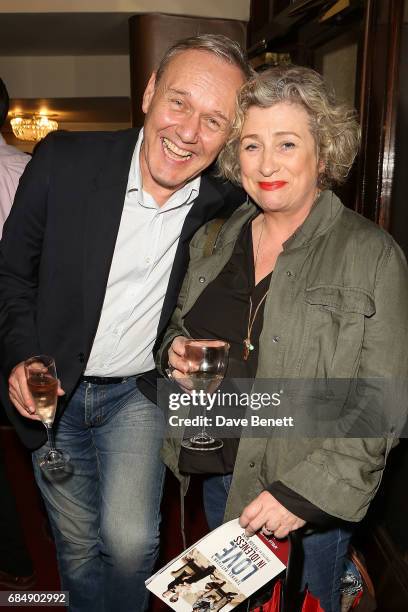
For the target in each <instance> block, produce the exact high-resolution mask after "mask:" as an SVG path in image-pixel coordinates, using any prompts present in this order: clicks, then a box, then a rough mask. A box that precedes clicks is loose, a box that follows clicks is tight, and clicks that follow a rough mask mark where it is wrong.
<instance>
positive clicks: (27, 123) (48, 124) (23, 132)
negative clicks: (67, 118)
mask: <svg viewBox="0 0 408 612" xmlns="http://www.w3.org/2000/svg"><path fill="white" fill-rule="evenodd" d="M10 124H11V128H12V130H13V134H14V136H16V138H19V139H20V140H26V141H30V142H38V141H39V140H42V138H44V137H45V136H46V135H47V134H49V133H50V132H53V131H54V130H57V129H58V123H57V122H56V121H54V120H53V119H49V117H46V116H44V115H32V116H31V117H28V116H23V115H21V116H18V117H13V119H10Z"/></svg>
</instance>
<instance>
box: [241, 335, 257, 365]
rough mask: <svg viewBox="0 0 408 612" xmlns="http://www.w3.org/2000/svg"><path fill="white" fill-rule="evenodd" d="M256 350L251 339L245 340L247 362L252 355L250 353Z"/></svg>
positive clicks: (245, 358)
mask: <svg viewBox="0 0 408 612" xmlns="http://www.w3.org/2000/svg"><path fill="white" fill-rule="evenodd" d="M254 348H255V347H254V345H253V344H251V340H250V338H245V340H244V355H243V357H244V360H245V361H247V360H248V357H249V353H250V351H253V350H254Z"/></svg>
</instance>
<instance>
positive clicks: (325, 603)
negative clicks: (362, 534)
mask: <svg viewBox="0 0 408 612" xmlns="http://www.w3.org/2000/svg"><path fill="white" fill-rule="evenodd" d="M231 481H232V474H226V475H224V476H218V475H216V476H209V477H208V478H206V479H205V480H204V482H203V498H204V510H205V514H206V518H207V522H208V526H209V527H210V529H215V528H216V527H218V526H219V525H221V523H222V521H223V516H224V510H225V506H226V503H227V498H228V493H229V489H230V486H231ZM351 535H352V531H351V529H344V528H341V529H340V528H333V529H329V530H326V531H316V532H314V533H312V534H310V535H304V536H303V537H302V548H303V570H302V576H301V584H300V590H303V589H304V588H305V587H306V585H307V586H308V588H309V591H310V592H311V593H312V594H313V595H314V596H315V597H318V598H319V599H320V605H321V607H322V608H323V610H324V611H325V612H340V581H341V577H342V576H343V573H344V569H345V562H346V556H347V551H348V546H349V542H350V539H351Z"/></svg>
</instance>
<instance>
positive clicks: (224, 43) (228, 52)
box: [156, 34, 254, 83]
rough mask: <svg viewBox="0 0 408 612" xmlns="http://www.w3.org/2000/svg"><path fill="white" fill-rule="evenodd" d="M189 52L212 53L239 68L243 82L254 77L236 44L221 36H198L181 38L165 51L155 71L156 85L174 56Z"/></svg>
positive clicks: (244, 54) (244, 56) (243, 52)
mask: <svg viewBox="0 0 408 612" xmlns="http://www.w3.org/2000/svg"><path fill="white" fill-rule="evenodd" d="M190 50H196V51H206V52H208V53H213V54H214V55H215V56H217V57H219V58H220V59H221V60H224V61H225V62H228V63H229V64H232V65H233V66H236V67H237V68H239V70H241V72H242V74H243V75H244V77H245V80H247V79H249V78H251V77H252V76H253V75H254V71H253V70H252V68H251V66H250V65H249V64H248V60H247V57H246V53H245V51H244V50H243V49H242V48H241V47H240V45H239V44H238V43H237V42H235V41H234V40H231V39H230V38H228V37H227V36H223V35H222V34H200V35H198V36H190V37H189V38H183V39H182V40H179V41H177V42H176V43H175V44H174V45H172V46H171V47H170V48H169V49H167V51H166V53H165V54H164V56H163V58H162V60H161V62H160V64H159V66H158V68H157V71H156V83H157V82H158V81H159V80H160V78H161V77H162V76H163V72H164V71H165V69H166V67H167V65H168V64H169V62H170V61H171V60H172V58H173V57H174V56H176V55H178V54H179V53H182V52H183V51H190Z"/></svg>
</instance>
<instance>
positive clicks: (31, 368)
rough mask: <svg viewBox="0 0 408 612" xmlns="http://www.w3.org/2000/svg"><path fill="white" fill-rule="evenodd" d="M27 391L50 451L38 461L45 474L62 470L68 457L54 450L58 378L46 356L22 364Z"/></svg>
mask: <svg viewBox="0 0 408 612" xmlns="http://www.w3.org/2000/svg"><path fill="white" fill-rule="evenodd" d="M24 370H25V374H26V378H27V385H28V389H29V391H30V393H31V396H32V398H33V400H34V407H35V412H36V414H37V415H38V416H39V417H40V419H41V421H42V423H43V425H44V427H45V428H46V430H47V437H48V444H49V446H50V450H49V451H48V452H47V453H46V455H44V457H42V458H41V460H40V467H41V469H43V470H44V471H45V472H53V471H55V470H61V469H63V468H64V467H65V466H66V465H67V463H68V461H69V457H68V455H66V454H64V453H63V452H62V451H60V450H58V449H57V448H55V441H54V430H53V423H54V417H55V412H56V409H57V393H58V378H57V370H56V367H55V361H54V359H53V358H52V357H49V356H48V355H37V356H35V357H31V358H30V359H27V361H25V362H24Z"/></svg>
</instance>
